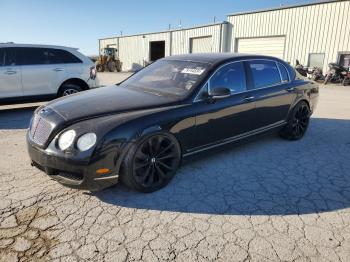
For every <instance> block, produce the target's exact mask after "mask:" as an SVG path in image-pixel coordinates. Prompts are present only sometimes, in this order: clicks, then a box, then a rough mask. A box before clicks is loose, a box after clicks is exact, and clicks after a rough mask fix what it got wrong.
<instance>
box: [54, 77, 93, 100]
mask: <svg viewBox="0 0 350 262" xmlns="http://www.w3.org/2000/svg"><path fill="white" fill-rule="evenodd" d="M67 84H74V85H78V86H80V87H81V89H82V90H88V89H89V85H88V84H87V83H86V82H85V81H84V80H82V79H81V78H69V79H67V80H65V81H64V82H63V83H62V84H61V85H60V87H59V88H58V90H57V96H58V95H59V94H60V92H61V91H62V88H63V87H64V86H65V85H67Z"/></svg>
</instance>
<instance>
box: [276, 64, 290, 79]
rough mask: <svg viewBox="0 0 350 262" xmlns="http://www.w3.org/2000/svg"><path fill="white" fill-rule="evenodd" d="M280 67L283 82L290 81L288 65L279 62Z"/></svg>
mask: <svg viewBox="0 0 350 262" xmlns="http://www.w3.org/2000/svg"><path fill="white" fill-rule="evenodd" d="M278 68H279V70H280V72H281V78H282V82H284V83H286V82H289V75H288V72H287V69H286V67H285V66H284V65H282V64H281V63H278Z"/></svg>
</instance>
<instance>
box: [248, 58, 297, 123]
mask: <svg viewBox="0 0 350 262" xmlns="http://www.w3.org/2000/svg"><path fill="white" fill-rule="evenodd" d="M246 64H247V68H248V74H249V75H250V79H251V80H252V82H251V85H250V88H251V89H252V90H253V91H254V94H253V96H254V99H255V101H256V121H255V122H254V129H258V128H263V127H267V126H273V125H275V124H279V123H281V122H283V121H284V120H286V118H287V114H288V112H289V109H290V106H291V104H292V102H293V101H294V100H295V98H296V92H294V89H293V86H292V84H291V82H290V79H289V75H288V71H287V70H286V68H285V66H284V65H282V64H281V63H279V62H277V61H273V60H251V61H248V62H246Z"/></svg>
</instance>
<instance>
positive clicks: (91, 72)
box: [90, 66, 96, 80]
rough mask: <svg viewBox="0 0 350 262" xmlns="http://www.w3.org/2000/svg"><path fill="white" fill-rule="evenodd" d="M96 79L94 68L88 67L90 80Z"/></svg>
mask: <svg viewBox="0 0 350 262" xmlns="http://www.w3.org/2000/svg"><path fill="white" fill-rule="evenodd" d="M95 78H96V67H94V66H92V67H90V79H92V80H94V79H95Z"/></svg>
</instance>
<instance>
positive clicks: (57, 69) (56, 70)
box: [53, 68, 63, 72]
mask: <svg viewBox="0 0 350 262" xmlns="http://www.w3.org/2000/svg"><path fill="white" fill-rule="evenodd" d="M53 71H55V72H61V71H63V68H55V69H53Z"/></svg>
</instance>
